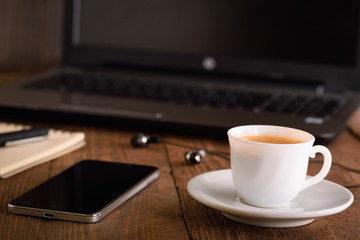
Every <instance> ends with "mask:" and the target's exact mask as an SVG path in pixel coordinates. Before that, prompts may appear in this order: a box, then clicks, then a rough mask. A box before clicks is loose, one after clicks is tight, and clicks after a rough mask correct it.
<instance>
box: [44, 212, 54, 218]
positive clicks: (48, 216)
mask: <svg viewBox="0 0 360 240" xmlns="http://www.w3.org/2000/svg"><path fill="white" fill-rule="evenodd" d="M43 217H45V218H54V214H52V213H47V212H44V214H43Z"/></svg>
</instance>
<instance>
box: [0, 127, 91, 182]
mask: <svg viewBox="0 0 360 240" xmlns="http://www.w3.org/2000/svg"><path fill="white" fill-rule="evenodd" d="M29 127H30V126H26V125H19V124H12V123H5V122H0V133H5V132H12V131H19V130H22V129H26V128H29ZM84 145H85V134H84V133H83V132H73V131H63V130H57V129H50V131H49V134H48V136H47V137H46V138H45V139H43V140H40V141H36V142H31V143H26V144H19V145H14V146H7V147H1V148H0V177H1V178H7V177H10V176H12V175H14V174H16V173H19V172H22V171H24V170H26V169H29V168H31V167H34V166H36V165H39V164H41V163H44V162H47V161H50V160H52V159H55V158H57V157H60V156H62V155H64V154H66V153H69V152H72V151H74V150H76V149H78V148H80V147H82V146H84Z"/></svg>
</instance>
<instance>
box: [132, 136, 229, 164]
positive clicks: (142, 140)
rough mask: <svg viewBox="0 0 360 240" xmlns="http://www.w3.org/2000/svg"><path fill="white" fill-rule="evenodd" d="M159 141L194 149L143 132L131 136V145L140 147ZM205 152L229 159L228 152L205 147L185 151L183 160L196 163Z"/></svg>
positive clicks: (202, 157) (201, 158)
mask: <svg viewBox="0 0 360 240" xmlns="http://www.w3.org/2000/svg"><path fill="white" fill-rule="evenodd" d="M160 142H163V143H166V144H170V145H174V146H178V147H182V148H188V149H189V148H190V149H194V148H193V147H190V146H187V145H183V144H180V143H173V142H169V141H164V140H160V138H158V137H154V136H151V135H146V134H143V133H139V134H138V135H136V136H134V137H132V138H131V145H132V146H133V147H135V148H142V147H146V146H147V145H148V144H149V143H160ZM206 154H213V155H216V156H218V157H221V158H223V159H226V160H230V156H229V153H227V152H221V151H207V150H206V149H200V150H197V151H189V152H187V153H185V161H186V163H187V164H197V163H200V162H202V160H203V159H204V157H205V156H206Z"/></svg>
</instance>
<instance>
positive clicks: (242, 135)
mask: <svg viewBox="0 0 360 240" xmlns="http://www.w3.org/2000/svg"><path fill="white" fill-rule="evenodd" d="M249 136H258V137H263V138H264V137H265V138H266V137H267V136H272V137H273V140H274V138H286V139H287V140H296V141H298V143H269V141H268V140H269V139H265V140H266V143H264V142H258V140H259V139H257V140H256V141H254V140H251V139H246V138H249ZM228 137H229V143H230V155H231V173H232V179H233V182H234V185H235V188H236V191H237V193H238V197H239V198H240V199H241V200H242V201H244V202H245V203H247V204H250V205H253V206H257V207H264V208H281V207H286V206H289V204H290V202H291V200H292V199H294V198H295V197H296V196H297V195H298V194H299V192H300V191H302V190H304V189H306V188H308V187H310V186H312V185H314V184H316V183H318V182H320V181H321V180H323V179H324V178H325V177H326V175H327V174H328V172H329V170H330V167H331V161H332V157H331V153H330V151H329V150H328V149H327V148H326V147H324V146H321V145H317V146H313V144H314V141H315V138H314V136H313V135H311V134H310V133H307V132H305V131H301V130H298V129H294V128H287V127H280V126H268V125H247V126H239V127H234V128H231V129H230V130H229V131H228ZM316 153H321V154H322V155H323V157H324V160H323V166H322V168H321V170H320V171H319V173H318V174H316V175H315V176H312V177H308V178H307V177H306V174H307V169H308V163H309V157H311V158H314V157H315V154H316Z"/></svg>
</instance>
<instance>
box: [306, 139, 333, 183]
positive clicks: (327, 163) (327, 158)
mask: <svg viewBox="0 0 360 240" xmlns="http://www.w3.org/2000/svg"><path fill="white" fill-rule="evenodd" d="M316 153H321V154H322V155H323V156H324V163H323V166H322V168H321V170H320V171H319V172H318V174H316V175H315V176H313V177H310V178H308V179H306V180H305V183H304V185H303V186H302V188H301V190H304V189H305V188H308V187H310V186H312V185H314V184H316V183H318V182H320V181H322V180H323V179H324V178H325V177H326V175H327V174H328V173H329V171H330V167H331V162H332V156H331V153H330V151H329V149H327V148H326V147H324V146H321V145H316V146H313V147H312V148H311V150H310V157H311V158H314V157H315V155H316Z"/></svg>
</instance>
